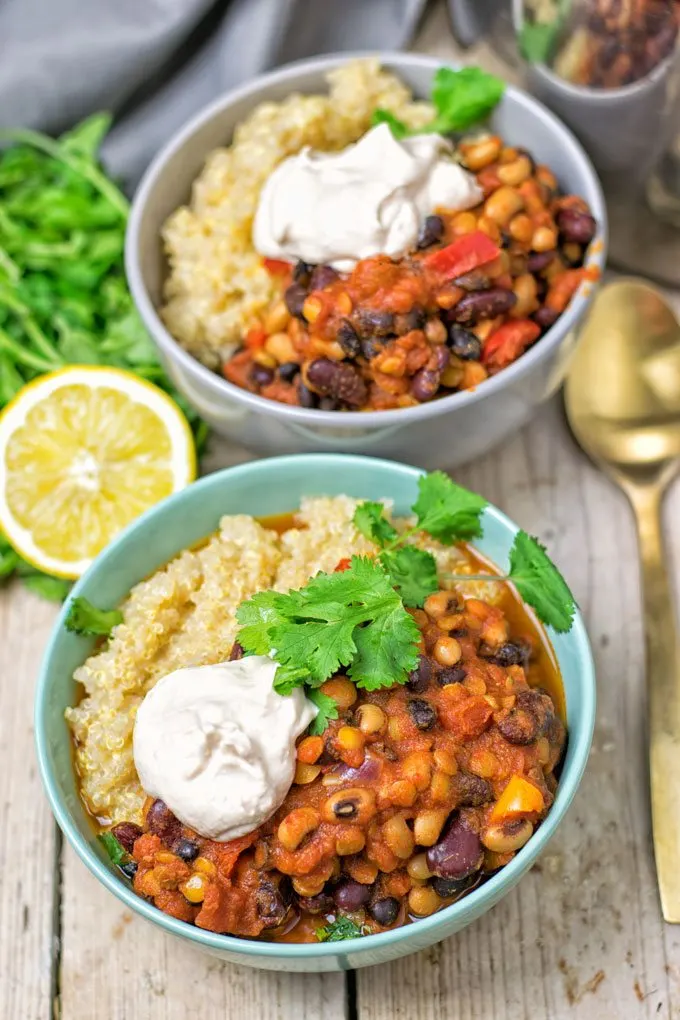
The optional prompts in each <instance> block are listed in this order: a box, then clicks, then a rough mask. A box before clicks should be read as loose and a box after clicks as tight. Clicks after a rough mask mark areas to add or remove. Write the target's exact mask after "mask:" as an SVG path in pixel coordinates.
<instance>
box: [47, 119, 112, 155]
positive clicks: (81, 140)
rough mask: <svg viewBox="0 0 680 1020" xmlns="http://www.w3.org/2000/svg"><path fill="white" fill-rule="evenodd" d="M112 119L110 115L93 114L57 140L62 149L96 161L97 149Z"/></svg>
mask: <svg viewBox="0 0 680 1020" xmlns="http://www.w3.org/2000/svg"><path fill="white" fill-rule="evenodd" d="M112 120H113V117H112V116H111V114H110V113H93V114H92V116H91V117H87V118H86V119H85V120H82V121H81V122H80V124H77V125H76V126H75V127H74V128H73V130H72V131H68V132H67V133H66V134H64V135H62V136H61V138H60V139H59V144H60V145H61V147H62V149H65V150H66V151H67V152H76V153H78V154H80V155H81V156H87V158H88V159H91V160H96V158H97V153H98V152H99V147H100V146H101V144H102V142H103V141H104V138H105V137H106V135H107V134H108V132H109V128H110V127H111V122H112Z"/></svg>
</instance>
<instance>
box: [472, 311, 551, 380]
mask: <svg viewBox="0 0 680 1020" xmlns="http://www.w3.org/2000/svg"><path fill="white" fill-rule="evenodd" d="M540 335H541V327H540V326H538V325H537V324H536V323H535V322H532V320H531V319H514V320H512V319H511V320H510V321H509V322H504V323H503V325H502V326H500V327H499V328H498V329H497V330H495V331H494V332H493V333H491V334H490V336H488V337H487V339H486V340H485V342H484V347H483V349H482V364H483V365H485V366H486V367H487V368H488V369H489V371H490V372H498V371H499V370H500V369H501V368H505V367H506V366H507V365H510V364H511V363H512V362H513V361H516V360H517V358H519V356H520V354H524V352H525V350H526V349H527V347H528V346H529V344H532V343H533V342H534V340H538V338H539V336H540Z"/></svg>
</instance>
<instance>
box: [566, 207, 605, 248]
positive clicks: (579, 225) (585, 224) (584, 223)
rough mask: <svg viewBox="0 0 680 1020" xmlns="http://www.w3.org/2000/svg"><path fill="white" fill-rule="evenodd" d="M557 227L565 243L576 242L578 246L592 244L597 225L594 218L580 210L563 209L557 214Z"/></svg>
mask: <svg viewBox="0 0 680 1020" xmlns="http://www.w3.org/2000/svg"><path fill="white" fill-rule="evenodd" d="M557 227H558V230H559V232H560V234H561V235H562V237H563V238H564V240H565V241H574V242H575V243H576V244H590V242H591V241H592V239H593V237H594V236H595V231H596V230H597V223H596V222H595V220H594V219H593V217H592V216H591V215H590V214H589V213H586V212H580V211H579V210H578V209H562V210H561V211H560V212H559V213H558V214H557Z"/></svg>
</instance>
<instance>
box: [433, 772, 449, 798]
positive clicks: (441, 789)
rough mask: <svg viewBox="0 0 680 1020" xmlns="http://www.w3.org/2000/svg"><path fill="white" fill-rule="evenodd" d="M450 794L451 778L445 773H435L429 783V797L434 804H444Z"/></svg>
mask: <svg viewBox="0 0 680 1020" xmlns="http://www.w3.org/2000/svg"><path fill="white" fill-rule="evenodd" d="M450 793H451V776H450V775H447V773H446V772H440V771H437V772H435V774H434V775H433V776H432V782H431V783H430V796H431V797H432V800H433V801H434V803H435V804H444V803H446V801H447V800H448V798H449V795H450Z"/></svg>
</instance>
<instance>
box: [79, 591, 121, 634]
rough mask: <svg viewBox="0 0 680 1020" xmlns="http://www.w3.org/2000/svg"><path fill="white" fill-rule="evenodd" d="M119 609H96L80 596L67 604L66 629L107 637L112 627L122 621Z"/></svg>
mask: <svg viewBox="0 0 680 1020" xmlns="http://www.w3.org/2000/svg"><path fill="white" fill-rule="evenodd" d="M122 620H123V614H122V613H121V612H120V610H119V609H110V610H106V609H97V607H96V606H93V605H92V603H91V602H90V601H89V599H86V598H83V597H82V596H80V597H79V598H76V599H74V600H73V602H72V603H71V605H70V606H69V610H68V615H67V617H66V629H67V630H70V631H73V633H74V634H97V635H104V636H105V637H108V636H109V634H110V633H111V631H112V630H113V628H114V627H115V626H116V625H117V624H119V623H122Z"/></svg>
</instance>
